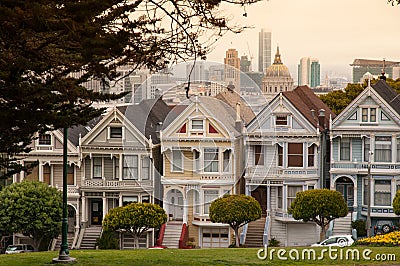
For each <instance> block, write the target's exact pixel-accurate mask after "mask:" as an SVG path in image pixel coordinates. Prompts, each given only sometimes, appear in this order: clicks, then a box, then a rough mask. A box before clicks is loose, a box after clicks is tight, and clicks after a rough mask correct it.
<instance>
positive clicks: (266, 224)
mask: <svg viewBox="0 0 400 266" xmlns="http://www.w3.org/2000/svg"><path fill="white" fill-rule="evenodd" d="M270 223H271V217H270V216H269V215H268V216H267V217H266V218H265V226H264V235H263V245H264V246H268V232H269V227H270Z"/></svg>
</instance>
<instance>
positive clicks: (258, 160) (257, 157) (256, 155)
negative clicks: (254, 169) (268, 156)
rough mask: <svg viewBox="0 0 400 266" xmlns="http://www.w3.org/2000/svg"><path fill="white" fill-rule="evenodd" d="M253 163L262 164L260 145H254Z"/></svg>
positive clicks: (262, 153)
mask: <svg viewBox="0 0 400 266" xmlns="http://www.w3.org/2000/svg"><path fill="white" fill-rule="evenodd" d="M254 164H255V165H264V151H263V146H261V145H255V146H254Z"/></svg>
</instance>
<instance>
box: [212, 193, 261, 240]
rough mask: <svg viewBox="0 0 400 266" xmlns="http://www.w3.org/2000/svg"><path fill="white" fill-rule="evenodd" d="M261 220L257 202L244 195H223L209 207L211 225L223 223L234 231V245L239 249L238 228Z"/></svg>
mask: <svg viewBox="0 0 400 266" xmlns="http://www.w3.org/2000/svg"><path fill="white" fill-rule="evenodd" d="M260 218H261V206H260V204H259V203H258V201H257V200H256V199H255V198H253V197H251V196H246V195H225V196H223V197H222V198H218V199H216V200H214V201H213V202H212V203H211V205H210V219H211V222H213V223H224V224H229V226H230V227H231V228H232V229H233V230H234V231H235V244H236V247H239V244H240V243H239V242H240V240H239V228H240V227H242V226H243V225H245V224H247V223H250V222H252V221H255V220H258V219H260Z"/></svg>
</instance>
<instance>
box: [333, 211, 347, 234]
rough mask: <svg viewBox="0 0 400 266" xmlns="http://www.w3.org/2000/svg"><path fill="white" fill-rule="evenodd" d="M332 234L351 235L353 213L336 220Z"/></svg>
mask: <svg viewBox="0 0 400 266" xmlns="http://www.w3.org/2000/svg"><path fill="white" fill-rule="evenodd" d="M332 235H351V213H349V214H347V216H345V217H341V218H337V219H335V220H334V224H333V230H332Z"/></svg>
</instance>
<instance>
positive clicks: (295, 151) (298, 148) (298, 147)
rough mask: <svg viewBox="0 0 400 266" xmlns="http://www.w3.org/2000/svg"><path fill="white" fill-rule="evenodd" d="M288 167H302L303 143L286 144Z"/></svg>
mask: <svg viewBox="0 0 400 266" xmlns="http://www.w3.org/2000/svg"><path fill="white" fill-rule="evenodd" d="M288 167H303V143H288Z"/></svg>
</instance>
